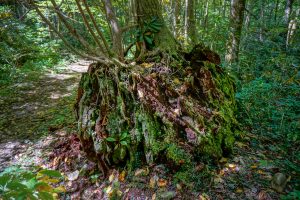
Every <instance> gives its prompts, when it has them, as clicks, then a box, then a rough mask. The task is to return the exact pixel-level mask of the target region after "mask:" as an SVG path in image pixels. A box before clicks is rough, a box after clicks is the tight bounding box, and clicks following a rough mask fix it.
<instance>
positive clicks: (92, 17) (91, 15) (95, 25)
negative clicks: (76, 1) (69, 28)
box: [83, 0, 112, 55]
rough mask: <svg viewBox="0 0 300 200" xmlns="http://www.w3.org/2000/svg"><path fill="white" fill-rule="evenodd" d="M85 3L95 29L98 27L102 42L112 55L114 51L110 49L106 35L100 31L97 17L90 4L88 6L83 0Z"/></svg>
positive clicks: (84, 0)
mask: <svg viewBox="0 0 300 200" xmlns="http://www.w3.org/2000/svg"><path fill="white" fill-rule="evenodd" d="M83 4H84V6H85V9H86V11H87V12H88V14H89V16H90V18H91V20H92V22H93V25H94V27H95V29H96V31H97V33H98V35H99V36H100V37H101V40H102V42H103V44H104V46H105V49H106V50H107V52H108V54H109V55H112V52H111V51H110V48H109V46H108V44H107V41H106V39H105V37H104V35H103V34H102V32H101V31H100V29H99V27H98V25H97V22H96V20H95V18H94V15H93V14H92V12H91V10H90V8H89V6H88V4H87V2H86V0H83Z"/></svg>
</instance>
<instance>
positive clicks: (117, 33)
mask: <svg viewBox="0 0 300 200" xmlns="http://www.w3.org/2000/svg"><path fill="white" fill-rule="evenodd" d="M102 2H103V4H104V7H105V12H106V17H107V20H108V22H109V24H110V29H111V38H112V43H113V50H114V51H115V52H116V54H117V56H118V58H119V60H124V51H123V41H122V31H121V28H120V26H119V22H118V20H117V17H116V15H115V12H114V10H113V6H112V4H111V1H110V0H102Z"/></svg>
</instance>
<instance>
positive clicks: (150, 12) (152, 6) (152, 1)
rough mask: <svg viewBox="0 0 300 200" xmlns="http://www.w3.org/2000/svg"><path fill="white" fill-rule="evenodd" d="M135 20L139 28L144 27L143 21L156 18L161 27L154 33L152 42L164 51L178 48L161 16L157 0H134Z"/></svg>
mask: <svg viewBox="0 0 300 200" xmlns="http://www.w3.org/2000/svg"><path fill="white" fill-rule="evenodd" d="M136 10H137V21H138V24H139V28H140V29H141V30H142V29H143V28H144V24H145V22H149V21H151V20H152V19H153V18H156V19H157V20H158V21H159V22H160V23H161V24H162V26H161V28H160V30H159V32H158V33H157V34H154V42H155V46H156V48H158V49H160V50H161V51H165V52H170V53H171V52H173V51H176V50H177V49H178V46H177V42H176V40H175V38H174V37H173V35H172V34H171V32H170V31H169V29H168V27H167V26H166V24H165V21H164V19H163V16H162V5H161V3H160V1H158V0H136Z"/></svg>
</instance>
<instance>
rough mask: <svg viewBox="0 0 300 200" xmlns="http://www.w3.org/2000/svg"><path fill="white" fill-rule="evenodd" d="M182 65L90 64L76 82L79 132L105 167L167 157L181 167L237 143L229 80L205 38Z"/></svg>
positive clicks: (167, 161)
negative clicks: (203, 43)
mask: <svg viewBox="0 0 300 200" xmlns="http://www.w3.org/2000/svg"><path fill="white" fill-rule="evenodd" d="M185 58H186V62H185V65H186V67H185V68H180V67H179V68H171V67H170V66H168V65H167V64H166V63H164V62H156V63H143V64H141V65H137V66H134V67H132V68H130V69H126V68H123V69H122V68H119V67H118V66H105V65H103V64H97V63H95V64H92V65H91V66H90V68H89V71H88V73H86V74H84V75H83V77H82V79H81V82H80V87H79V90H78V99H77V105H76V108H77V113H78V116H79V118H78V127H79V134H78V135H79V138H80V140H81V142H82V144H83V145H82V147H83V148H84V150H85V152H87V154H88V156H89V157H90V158H91V159H93V160H95V161H96V162H98V164H99V167H100V168H101V169H102V171H103V173H104V174H107V171H108V170H109V169H110V167H112V166H124V165H126V166H127V167H128V168H129V169H134V168H137V167H141V166H143V165H151V164H154V163H164V164H167V165H168V166H170V167H171V168H172V169H176V170H182V169H186V166H190V165H192V164H193V163H196V162H197V161H198V160H199V158H201V155H205V156H211V157H213V158H220V157H221V156H222V155H224V154H226V153H228V152H230V151H231V149H232V146H233V143H234V135H235V134H234V131H235V128H236V126H237V121H236V118H235V109H236V104H235V99H234V90H235V89H234V82H233V79H232V78H231V77H230V76H228V74H227V73H226V72H225V71H223V69H222V68H220V67H219V66H218V64H220V58H219V56H218V55H217V54H216V53H214V52H212V51H210V50H209V49H207V48H204V47H202V46H200V45H199V46H196V47H195V48H194V49H193V50H192V51H191V52H190V53H187V54H186V55H185Z"/></svg>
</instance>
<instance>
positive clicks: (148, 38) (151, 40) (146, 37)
mask: <svg viewBox="0 0 300 200" xmlns="http://www.w3.org/2000/svg"><path fill="white" fill-rule="evenodd" d="M144 38H145V41H146V42H147V43H148V44H150V45H151V44H153V39H152V38H151V37H149V36H148V35H145V37H144Z"/></svg>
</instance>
